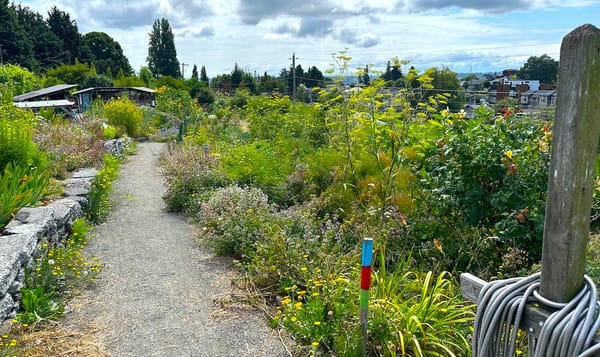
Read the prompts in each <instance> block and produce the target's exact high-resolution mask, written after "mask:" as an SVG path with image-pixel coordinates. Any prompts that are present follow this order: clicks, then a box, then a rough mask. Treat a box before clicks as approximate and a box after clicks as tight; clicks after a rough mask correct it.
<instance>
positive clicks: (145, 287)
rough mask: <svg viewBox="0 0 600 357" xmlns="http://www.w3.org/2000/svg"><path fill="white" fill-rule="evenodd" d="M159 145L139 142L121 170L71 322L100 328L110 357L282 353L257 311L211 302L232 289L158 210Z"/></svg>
mask: <svg viewBox="0 0 600 357" xmlns="http://www.w3.org/2000/svg"><path fill="white" fill-rule="evenodd" d="M162 148H163V144H159V143H143V144H139V145H138V151H137V154H136V155H134V156H131V157H129V158H128V160H127V163H126V164H124V165H123V166H122V167H121V174H120V177H119V179H118V180H117V181H116V182H115V200H116V203H115V206H114V210H113V212H112V213H111V215H110V216H109V218H108V220H107V221H106V223H104V224H102V225H100V226H98V227H96V229H95V233H97V235H96V236H95V237H93V238H91V242H90V245H89V246H88V248H89V249H88V250H89V252H90V253H92V254H95V255H97V256H98V258H99V259H100V261H101V262H103V263H104V264H105V268H104V270H103V272H102V273H101V275H100V276H99V278H98V284H97V286H96V288H95V289H94V290H93V291H91V292H90V293H89V294H88V295H89V296H88V299H87V300H88V301H87V303H86V304H84V305H83V306H80V307H78V308H76V309H75V311H74V312H73V314H72V315H73V316H72V319H73V320H74V321H78V322H77V324H86V325H88V326H89V325H90V324H92V325H97V326H104V327H105V330H106V331H105V334H106V336H105V341H104V342H105V345H106V350H107V352H108V353H109V354H110V355H111V356H144V357H146V356H211V357H213V356H288V353H287V352H286V350H285V348H284V346H283V345H282V343H281V341H280V338H279V336H278V335H277V332H276V331H273V330H271V329H269V328H268V327H267V326H266V323H265V321H264V318H263V317H262V316H260V313H257V312H256V311H250V310H244V309H241V308H228V309H221V308H220V307H219V305H218V304H216V303H215V302H214V299H218V298H224V297H226V296H227V293H228V292H230V291H231V289H232V286H231V280H230V279H231V276H232V269H231V266H230V264H229V263H228V262H227V261H226V260H224V259H220V258H216V257H214V255H213V254H211V253H210V252H208V251H205V250H203V249H202V248H200V247H199V246H198V244H197V243H196V242H194V239H193V236H192V232H191V228H190V227H189V226H188V225H187V224H186V222H185V220H184V218H182V217H179V216H176V215H172V214H169V213H166V212H165V211H164V203H163V201H162V198H161V196H162V194H163V192H164V190H165V186H164V185H163V181H162V177H161V176H160V174H159V170H158V168H157V165H156V160H157V158H158V154H159V153H160V151H161V150H162Z"/></svg>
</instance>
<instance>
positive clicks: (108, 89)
mask: <svg viewBox="0 0 600 357" xmlns="http://www.w3.org/2000/svg"><path fill="white" fill-rule="evenodd" d="M130 89H133V90H137V91H138V92H146V93H155V92H156V91H155V90H154V89H151V88H146V87H92V88H86V89H82V90H78V91H77V92H73V95H77V94H81V93H87V92H92V91H96V92H120V91H124V90H130Z"/></svg>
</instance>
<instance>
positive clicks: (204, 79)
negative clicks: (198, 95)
mask: <svg viewBox="0 0 600 357" xmlns="http://www.w3.org/2000/svg"><path fill="white" fill-rule="evenodd" d="M200 82H205V83H208V76H207V75H206V67H204V66H202V68H201V69H200Z"/></svg>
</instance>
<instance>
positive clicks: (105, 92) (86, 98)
mask: <svg viewBox="0 0 600 357" xmlns="http://www.w3.org/2000/svg"><path fill="white" fill-rule="evenodd" d="M73 96H74V98H75V102H76V103H77V108H78V111H79V112H80V113H83V112H85V111H86V110H88V109H90V108H91V107H92V104H93V102H94V101H95V100H102V101H103V102H104V103H106V102H108V101H109V100H111V99H116V98H119V97H127V98H129V100H131V101H132V102H133V103H135V104H137V105H138V106H149V107H154V106H155V104H156V101H155V100H156V91H154V89H150V88H146V87H96V88H86V89H82V90H80V91H77V92H74V93H73Z"/></svg>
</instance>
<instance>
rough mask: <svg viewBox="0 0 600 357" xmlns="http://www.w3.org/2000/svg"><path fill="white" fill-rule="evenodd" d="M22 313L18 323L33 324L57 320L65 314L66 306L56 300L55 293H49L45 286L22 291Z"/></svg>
mask: <svg viewBox="0 0 600 357" xmlns="http://www.w3.org/2000/svg"><path fill="white" fill-rule="evenodd" d="M21 310H22V311H21V312H19V313H18V314H17V321H19V322H21V323H23V324H31V323H33V322H37V321H40V320H44V319H50V320H55V319H56V318H58V317H60V316H61V315H62V314H63V312H64V306H63V305H62V304H60V303H58V302H57V301H56V300H55V294H54V293H47V292H45V291H44V287H43V286H39V287H37V288H35V289H29V288H22V289H21Z"/></svg>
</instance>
